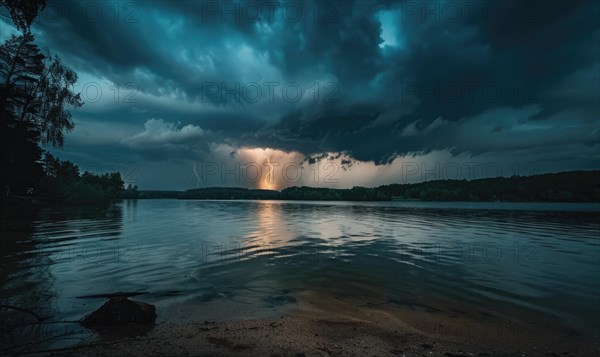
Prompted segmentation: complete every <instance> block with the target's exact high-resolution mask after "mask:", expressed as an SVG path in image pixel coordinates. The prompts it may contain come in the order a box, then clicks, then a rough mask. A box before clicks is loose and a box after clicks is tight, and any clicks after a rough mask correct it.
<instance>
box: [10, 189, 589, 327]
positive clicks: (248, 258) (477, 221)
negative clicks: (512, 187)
mask: <svg viewBox="0 0 600 357" xmlns="http://www.w3.org/2000/svg"><path fill="white" fill-rule="evenodd" d="M1 230H2V231H1V233H2V239H0V244H1V245H0V247H1V248H2V250H1V251H0V256H1V262H0V304H9V305H15V306H21V307H26V308H28V309H31V310H33V311H35V312H36V313H38V314H39V315H42V316H52V320H77V319H79V318H81V317H82V316H84V315H86V314H88V313H90V312H91V311H93V310H94V309H95V308H97V307H98V306H99V305H100V304H101V303H102V302H103V299H89V298H87V299H86V298H79V297H81V296H83V295H92V294H103V293H112V292H117V291H143V292H147V294H146V295H144V296H142V297H139V299H141V300H144V301H147V302H150V303H153V304H156V306H157V309H158V316H159V318H158V320H159V322H164V321H188V320H192V321H203V320H207V319H232V318H252V317H261V316H268V315H270V314H277V313H279V312H280V311H281V309H283V308H285V307H286V306H289V305H290V304H295V303H296V298H295V296H298V295H297V294H298V293H301V292H314V293H316V294H319V293H322V294H329V295H331V296H336V297H339V298H343V299H350V300H352V298H353V297H356V298H364V299H369V301H381V302H391V303H397V304H405V305H407V306H410V305H411V304H413V305H417V306H430V307H434V308H438V307H440V308H441V307H442V306H443V307H453V306H454V307H458V306H460V307H461V308H465V307H467V308H468V307H469V306H471V307H473V308H477V309H485V310H488V311H490V312H495V313H501V314H505V315H506V314H508V315H510V314H511V313H513V314H521V313H522V312H523V311H526V312H528V313H529V312H530V313H531V314H532V315H536V316H538V315H539V316H545V317H547V318H548V319H551V320H552V321H559V322H560V323H561V324H563V325H564V326H567V327H568V328H570V329H573V330H574V331H576V332H577V333H580V334H583V335H597V334H598V326H599V325H600V318H599V316H600V304H598V302H599V297H600V266H599V262H600V238H599V234H600V207H599V205H597V204H594V205H586V204H579V205H578V204H530V203H524V204H514V203H426V202H377V203H356V202H285V201H179V200H140V201H126V202H123V203H122V204H120V205H117V206H115V207H112V208H110V209H91V208H85V209H81V208H80V209H73V208H70V209H47V210H42V211H40V212H35V213H32V214H31V215H29V216H27V217H26V218H24V215H23V214H14V215H11V214H9V213H6V214H3V218H2V227H1ZM15 314H16V313H15V312H14V311H11V312H10V313H9V311H8V310H7V309H0V317H1V318H3V319H4V320H5V321H4V322H6V321H8V320H10V319H13V320H14V319H15V318H16V317H15ZM19 314H21V315H23V313H19Z"/></svg>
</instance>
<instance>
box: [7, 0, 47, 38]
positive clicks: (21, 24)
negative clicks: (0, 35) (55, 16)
mask: <svg viewBox="0 0 600 357" xmlns="http://www.w3.org/2000/svg"><path fill="white" fill-rule="evenodd" d="M46 3H47V0H0V6H1V7H5V8H6V9H8V11H9V12H10V17H11V18H12V20H13V22H14V24H15V26H17V28H18V29H19V30H22V31H26V32H29V27H30V26H31V23H32V22H33V20H34V19H35V18H36V17H37V15H38V13H40V12H42V11H43V10H44V8H46Z"/></svg>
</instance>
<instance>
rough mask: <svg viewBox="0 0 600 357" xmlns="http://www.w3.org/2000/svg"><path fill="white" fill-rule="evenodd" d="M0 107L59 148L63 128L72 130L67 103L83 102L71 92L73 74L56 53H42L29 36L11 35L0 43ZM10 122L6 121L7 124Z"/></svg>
mask: <svg viewBox="0 0 600 357" xmlns="http://www.w3.org/2000/svg"><path fill="white" fill-rule="evenodd" d="M0 80H1V81H2V88H1V89H0V93H2V94H3V95H2V99H1V100H0V107H3V108H5V110H6V111H7V112H8V113H9V114H10V115H11V118H10V119H11V121H13V123H14V122H18V123H29V124H30V125H32V126H33V127H34V128H36V130H37V131H38V132H39V133H40V138H41V141H42V143H44V144H52V145H53V146H57V147H61V146H62V145H63V143H64V131H70V130H72V129H73V122H72V120H71V113H70V112H69V110H68V109H67V107H68V106H71V107H74V108H79V107H81V105H83V102H82V101H81V98H80V96H79V94H75V93H74V92H73V91H72V88H73V85H74V84H75V82H76V81H77V74H76V73H75V72H73V71H72V70H70V69H68V68H66V67H65V66H63V65H62V63H61V62H60V59H59V58H58V57H56V56H54V57H52V56H50V55H49V54H46V55H44V54H42V53H41V52H40V50H39V48H38V47H37V46H36V45H35V44H34V43H33V35H31V34H25V35H21V36H14V35H13V36H12V37H11V38H10V39H9V40H8V41H6V43H4V44H3V45H2V46H0ZM11 124H12V123H9V125H11Z"/></svg>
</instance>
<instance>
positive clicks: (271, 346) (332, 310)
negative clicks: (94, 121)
mask: <svg viewBox="0 0 600 357" xmlns="http://www.w3.org/2000/svg"><path fill="white" fill-rule="evenodd" d="M300 301H301V302H299V303H297V304H294V306H293V307H291V308H290V309H289V312H288V313H285V314H284V315H282V316H279V317H275V318H265V319H252V320H239V321H224V322H213V321H202V322H198V323H165V324H160V325H157V326H154V327H153V328H152V329H151V330H149V331H136V330H134V329H126V330H115V329H111V330H110V331H103V332H102V333H100V334H99V337H98V339H97V340H96V341H92V342H88V343H87V344H83V345H79V346H77V347H74V348H69V349H64V350H55V351H46V353H48V354H55V355H61V356H113V355H114V356H142V355H143V356H173V355H192V356H203V355H205V356H211V355H242V356H447V357H451V356H598V355H600V347H599V346H598V345H597V344H596V345H594V344H592V343H589V342H583V341H581V340H579V339H578V338H576V337H575V336H572V337H566V331H563V330H561V329H560V328H559V327H554V326H552V325H547V326H543V328H542V331H544V333H540V332H539V331H540V329H539V326H537V325H532V324H531V322H527V321H510V322H509V321H503V320H502V318H501V317H498V316H489V315H488V316H486V315H482V314H475V315H473V316H469V315H468V314H467V315H464V314H445V313H440V312H439V311H433V310H431V309H428V308H426V307H425V308H413V309H398V308H396V307H390V306H387V305H386V304H381V305H379V306H361V307H360V308H357V307H356V305H355V304H349V303H348V302H344V301H340V300H337V299H335V298H324V297H322V296H320V297H318V298H317V297H316V296H310V295H308V296H303V297H302V299H301V300H300ZM136 332H137V333H136ZM124 335H129V337H122V336H124Z"/></svg>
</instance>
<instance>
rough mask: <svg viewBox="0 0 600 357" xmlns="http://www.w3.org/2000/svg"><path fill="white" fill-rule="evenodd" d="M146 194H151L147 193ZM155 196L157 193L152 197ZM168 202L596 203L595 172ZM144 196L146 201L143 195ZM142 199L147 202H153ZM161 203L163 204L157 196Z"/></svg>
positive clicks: (207, 195)
mask: <svg viewBox="0 0 600 357" xmlns="http://www.w3.org/2000/svg"><path fill="white" fill-rule="evenodd" d="M148 192H151V191H148ZM155 192H160V191H155ZM168 192H169V196H170V197H172V198H174V197H177V198H180V199H279V200H309V201H315V200H324V201H325V200H326V201H388V200H392V199H397V200H423V201H506V202H532V201H536V202H600V171H571V172H561V173H554V174H543V175H535V176H512V177H497V178H488V179H478V180H437V181H428V182H422V183H416V184H391V185H383V186H379V187H372V188H366V187H353V188H351V189H333V188H316V187H306V186H303V187H288V188H286V189H284V190H282V191H272V190H257V189H246V188H235V187H234V188H228V187H214V188H202V189H194V190H188V191H185V192H180V193H178V194H175V192H173V191H168ZM145 195H147V196H150V194H149V193H147V194H146V193H145ZM156 196H159V197H160V195H155V197H147V198H158V197H156ZM162 198H167V197H165V196H163V197H162Z"/></svg>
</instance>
